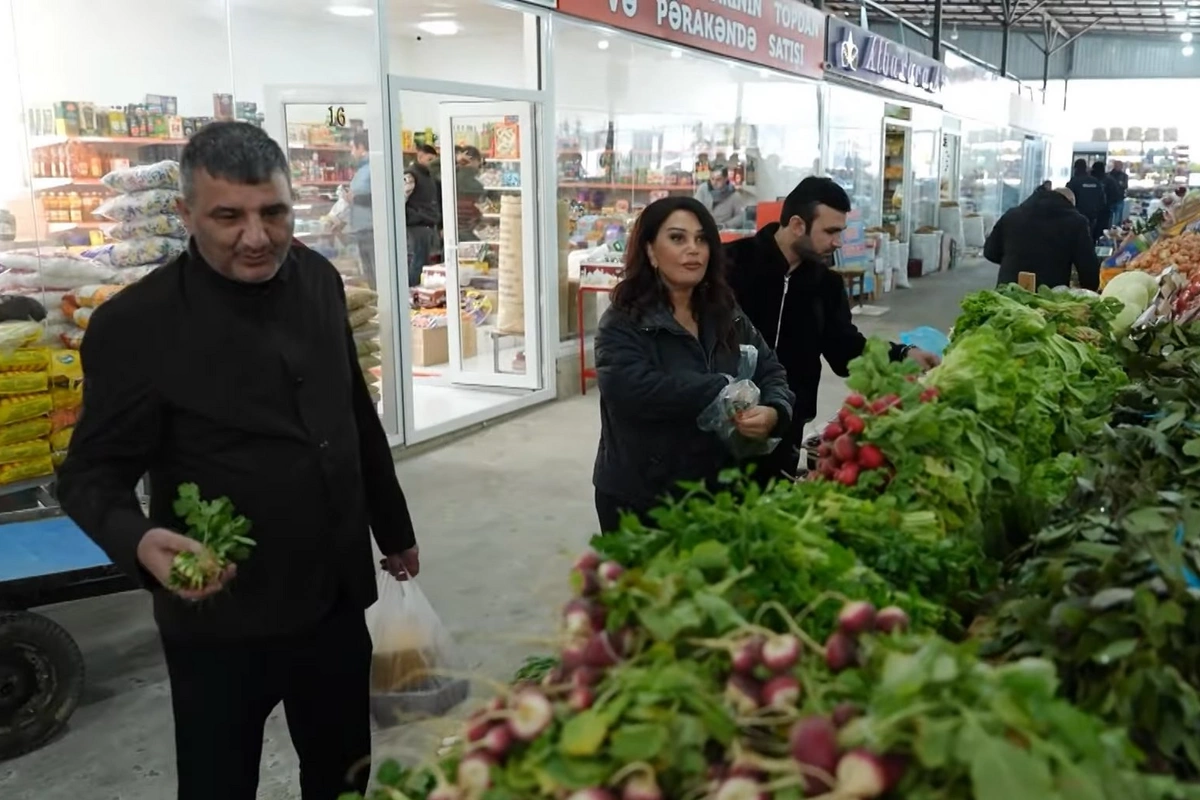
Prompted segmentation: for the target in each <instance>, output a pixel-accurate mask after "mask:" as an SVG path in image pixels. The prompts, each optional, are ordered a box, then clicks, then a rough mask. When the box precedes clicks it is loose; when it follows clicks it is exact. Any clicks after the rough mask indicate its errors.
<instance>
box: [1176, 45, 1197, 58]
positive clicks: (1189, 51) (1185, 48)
mask: <svg viewBox="0 0 1200 800" xmlns="http://www.w3.org/2000/svg"><path fill="white" fill-rule="evenodd" d="M1180 52H1182V53H1183V54H1184V55H1185V56H1191V54H1192V53H1194V52H1196V48H1194V47H1192V46H1191V45H1190V44H1185V45H1184V46H1183V50H1182V51H1180Z"/></svg>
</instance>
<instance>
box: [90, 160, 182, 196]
mask: <svg viewBox="0 0 1200 800" xmlns="http://www.w3.org/2000/svg"><path fill="white" fill-rule="evenodd" d="M100 181H101V183H103V184H104V185H105V186H107V187H108V188H110V189H112V190H113V191H115V192H119V193H121V194H133V193H134V192H144V191H148V190H150V189H172V190H175V189H178V188H179V162H178V161H159V162H157V163H155V164H142V165H139V166H135V167H128V168H126V169H115V170H113V171H112V172H109V173H108V174H107V175H105V176H104V177H103V178H101V179H100Z"/></svg>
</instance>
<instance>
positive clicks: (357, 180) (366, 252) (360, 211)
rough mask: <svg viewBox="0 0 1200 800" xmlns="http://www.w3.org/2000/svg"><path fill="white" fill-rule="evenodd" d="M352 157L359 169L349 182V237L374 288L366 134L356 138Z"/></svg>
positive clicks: (373, 241) (373, 231)
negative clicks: (354, 242) (351, 235)
mask: <svg viewBox="0 0 1200 800" xmlns="http://www.w3.org/2000/svg"><path fill="white" fill-rule="evenodd" d="M350 157H351V158H353V159H354V163H355V164H357V165H358V168H357V169H356V170H355V172H354V177H353V178H351V179H350V233H352V234H353V235H354V239H355V241H356V243H357V244H358V257H359V261H360V262H361V264H362V274H363V278H365V279H366V281H367V283H368V284H370V286H371V288H372V289H374V288H375V218H374V216H373V215H372V214H371V146H370V143H369V141H368V139H367V132H366V131H360V132H358V133H356V134H354V138H353V139H352V140H351V142H350Z"/></svg>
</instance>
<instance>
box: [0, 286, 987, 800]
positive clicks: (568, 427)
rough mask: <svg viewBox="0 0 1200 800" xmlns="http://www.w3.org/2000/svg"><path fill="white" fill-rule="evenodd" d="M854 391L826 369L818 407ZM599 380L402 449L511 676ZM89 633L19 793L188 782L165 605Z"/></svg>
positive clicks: (291, 788) (57, 797)
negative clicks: (78, 697)
mask: <svg viewBox="0 0 1200 800" xmlns="http://www.w3.org/2000/svg"><path fill="white" fill-rule="evenodd" d="M994 280H995V268H994V267H992V266H990V265H986V264H970V265H966V266H964V267H963V268H961V269H959V270H957V271H955V272H952V273H946V274H943V275H936V276H932V277H929V278H924V279H922V280H920V281H916V282H914V287H915V288H914V289H912V290H910V291H906V292H895V293H892V294H891V295H888V296H887V298H886V299H885V300H884V301H881V304H882V305H886V306H888V307H889V308H890V311H889V312H888V313H887V314H886V315H884V316H882V317H876V318H869V317H862V318H858V319H857V322H858V324H859V327H860V328H861V329H862V330H863V331H864V332H867V333H870V334H878V335H881V336H885V337H894V336H895V335H897V334H898V333H899V332H900V331H903V330H907V329H910V328H913V327H916V326H918V325H932V326H934V327H937V328H941V329H943V330H945V329H947V328H948V327H949V326H950V324H951V323H952V322H953V320H954V317H955V314H956V310H957V306H958V302H959V301H960V300H961V298H962V297H963V295H965V294H967V293H968V292H971V291H975V290H977V289H982V288H987V287H990V286H992V285H993V284H994ZM843 396H844V387H843V385H842V382H841V381H840V380H838V379H836V378H834V377H833V376H830V375H828V374H827V375H826V376H825V379H824V380H823V382H822V386H821V400H820V403H821V412H820V416H819V417H818V418H819V419H824V418H825V416H827V415H829V414H832V413H833V411H834V410H835V409H836V408H837V405H838V403H840V402H841V399H842V397H843ZM596 403H597V397H596V394H595V392H592V393H590V394H589V395H588V396H587V397H583V398H575V399H573V400H569V401H566V402H561V403H555V404H552V405H550V406H547V407H544V408H541V409H538V410H536V411H534V412H532V413H529V414H527V415H524V416H521V417H518V418H516V419H513V420H510V421H508V422H505V423H503V424H498V425H495V426H493V427H490V428H488V429H487V430H484V431H482V432H480V433H477V434H475V435H473V436H469V437H467V438H464V439H462V440H459V441H457V442H454V443H452V444H449V445H447V446H445V447H442V448H440V449H437V450H434V451H432V452H428V453H424V454H421V455H418V456H414V457H412V458H409V459H406V460H404V461H402V462H401V463H400V465H399V467H398V471H399V474H400V479H401V481H402V483H403V485H404V487H405V490H406V491H407V493H408V496H409V499H410V502H411V503H412V506H413V515H414V518H415V519H416V520H417V523H418V535H419V536H421V537H422V539H421V544H422V551H423V552H422V555H423V568H424V572H425V576H426V577H425V580H424V581H423V583H422V585H423V587H424V588H425V590H426V591H427V592H428V594H429V595H430V597H431V599H432V601H433V604H434V606H435V607H436V608H437V609H438V611H439V612H440V613H441V615H442V616H443V619H444V620H445V621H446V623H447V624H448V625H449V626H450V627H451V629H452V631H453V632H454V633H455V635H456V636H457V637H458V639H459V641H460V642H461V643H462V648H461V655H462V658H463V665H464V667H465V668H466V669H469V670H471V671H474V672H477V673H480V674H484V675H489V676H493V677H496V678H500V679H506V678H508V677H509V676H510V675H511V673H512V671H513V669H514V668H515V667H516V666H517V665H519V664H520V662H521V660H522V658H523V657H524V655H525V654H527V653H530V652H539V651H544V650H545V649H546V648H545V647H540V646H539V645H538V643H537V639H538V638H539V637H545V636H547V635H548V634H549V632H550V631H552V630H553V626H554V622H555V617H556V613H555V609H557V608H558V607H559V606H560V604H561V602H562V600H563V598H564V597H565V596H566V593H567V587H566V585H565V582H564V581H563V576H564V575H565V574H566V573H567V571H568V568H569V565H570V562H571V561H572V560H573V558H574V555H575V553H576V552H577V551H578V550H579V549H580V548H581V547H582V545H583V544H584V542H585V541H586V540H587V538H588V536H589V535H590V534H591V533H592V532H593V528H594V512H593V510H592V493H591V467H592V459H593V457H594V455H595V446H596V439H597V436H598V434H599V420H598V415H597V411H596ZM50 615H51V616H53V617H54V618H55V619H57V620H59V621H60V622H61V623H62V624H63V625H65V626H66V627H67V628H68V629H69V630H70V631H71V633H72V634H73V635H74V636H75V637H76V638H77V640H78V641H79V643H80V646H81V647H82V648H83V651H84V657H85V659H86V661H87V666H88V670H89V675H88V689H87V696H86V698H85V704H84V706H83V707H82V708H80V710H79V711H78V712H77V713H76V714H75V716H74V718H73V719H72V724H71V727H70V729H69V730H68V732H67V734H66V735H65V736H64V737H63V738H61V739H60V740H59V741H57V742H54V743H52V744H51V745H50V746H48V747H46V748H44V749H43V750H41V751H39V752H37V753H34V754H32V755H29V756H26V757H24V758H21V759H17V760H16V761H13V762H8V763H4V764H0V796H3V797H4V798H6V800H74V799H75V798H79V797H86V798H89V800H91V799H94V800H110V799H111V800H161V798H164V797H169V796H171V795H172V792H173V791H174V767H173V745H172V726H171V719H170V702H169V695H168V690H167V684H166V671H165V668H164V666H163V663H162V658H161V654H160V652H159V647H158V640H157V636H156V634H155V630H154V624H153V620H152V619H151V617H150V605H149V602H148V601H147V598H146V597H145V596H143V595H141V594H137V593H131V594H127V595H120V596H115V597H109V598H102V599H97V600H89V601H83V602H79V603H72V604H68V605H65V606H61V607H59V608H57V609H54V610H53V611H52V613H51V614H50ZM441 727H442V726H439V725H437V724H431V725H424V726H412V727H410V728H407V729H401V730H400V731H398V732H391V733H387V734H381V735H380V736H378V737H377V741H376V755H377V757H386V756H388V755H393V756H396V757H401V758H403V757H404V756H405V755H406V754H408V755H410V756H413V757H423V756H425V755H427V754H428V753H429V752H430V750H429V749H428V742H429V738H430V737H433V736H436V735H437V734H438V732H439V729H440V728H441ZM268 737H269V740H268V742H267V744H266V747H265V748H264V755H263V783H262V789H261V790H260V793H259V797H260V798H264V799H269V800H284V799H285V798H288V799H290V798H296V797H298V796H299V795H298V791H297V789H296V786H295V781H294V774H295V769H296V767H295V755H294V753H293V752H292V749H291V746H290V745H289V744H287V737H286V729H285V727H284V720H283V715H282V712H281V711H280V712H276V714H275V715H274V716H273V717H272V720H271V722H270V724H269V727H268Z"/></svg>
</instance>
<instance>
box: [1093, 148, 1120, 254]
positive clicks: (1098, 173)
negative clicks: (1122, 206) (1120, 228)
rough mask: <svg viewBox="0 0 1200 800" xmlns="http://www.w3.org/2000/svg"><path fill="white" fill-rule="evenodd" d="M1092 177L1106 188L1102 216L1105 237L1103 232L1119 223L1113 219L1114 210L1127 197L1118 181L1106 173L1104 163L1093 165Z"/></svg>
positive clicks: (1099, 162)
mask: <svg viewBox="0 0 1200 800" xmlns="http://www.w3.org/2000/svg"><path fill="white" fill-rule="evenodd" d="M1092 177H1093V178H1095V179H1096V180H1098V181H1100V185H1101V186H1103V187H1104V214H1103V215H1102V216H1103V218H1104V225H1103V227H1102V228H1101V235H1103V231H1105V230H1107V229H1108V228H1109V227H1110V226H1112V225H1113V224H1114V223H1116V222H1119V220H1115V219H1113V208H1114V207H1115V206H1116V205H1117V204H1118V203H1120V202H1121V198H1122V197H1124V196H1125V193H1124V192H1122V191H1121V185H1120V184H1119V183H1117V181H1116V179H1115V178H1113V177H1112V176H1111V175H1109V174H1107V173H1106V172H1105V171H1104V162H1103V161H1097V162H1095V163H1094V164H1092ZM1096 238H1097V239H1099V238H1100V237H1099V236H1097V237H1096Z"/></svg>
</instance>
